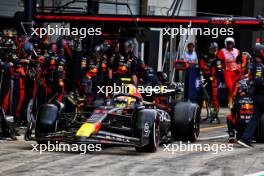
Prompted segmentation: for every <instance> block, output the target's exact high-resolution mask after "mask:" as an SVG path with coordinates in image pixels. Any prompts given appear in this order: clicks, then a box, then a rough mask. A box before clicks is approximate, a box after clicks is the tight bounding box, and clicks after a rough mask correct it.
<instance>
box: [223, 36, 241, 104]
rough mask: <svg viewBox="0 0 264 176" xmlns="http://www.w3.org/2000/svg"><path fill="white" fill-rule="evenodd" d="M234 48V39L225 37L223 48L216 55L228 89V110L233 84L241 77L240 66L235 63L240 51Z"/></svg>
mask: <svg viewBox="0 0 264 176" xmlns="http://www.w3.org/2000/svg"><path fill="white" fill-rule="evenodd" d="M234 46H235V40H234V38H232V37H227V38H226V39H225V48H223V49H221V50H220V52H219V54H218V57H219V59H220V60H221V62H222V65H223V71H224V79H225V83H226V87H227V89H228V107H230V108H232V106H233V97H232V90H233V87H234V84H235V83H236V82H237V80H238V79H239V78H240V76H241V65H240V64H238V63H237V62H236V60H237V56H238V55H239V54H240V51H239V50H238V49H236V48H234Z"/></svg>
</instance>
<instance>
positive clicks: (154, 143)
mask: <svg viewBox="0 0 264 176" xmlns="http://www.w3.org/2000/svg"><path fill="white" fill-rule="evenodd" d="M159 144H160V120H159V118H157V119H155V123H153V126H152V128H151V132H150V134H149V144H147V145H146V146H144V147H135V148H136V150H137V151H138V152H149V153H153V152H156V151H157V149H158V147H159Z"/></svg>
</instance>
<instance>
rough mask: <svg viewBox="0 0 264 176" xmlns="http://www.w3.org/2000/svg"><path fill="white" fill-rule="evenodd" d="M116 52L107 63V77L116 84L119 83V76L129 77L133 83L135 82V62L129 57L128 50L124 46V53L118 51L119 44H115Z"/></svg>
mask: <svg viewBox="0 0 264 176" xmlns="http://www.w3.org/2000/svg"><path fill="white" fill-rule="evenodd" d="M115 47H116V48H115V50H116V53H115V54H114V55H113V56H112V57H111V59H110V64H109V78H110V80H111V79H113V81H114V82H115V83H117V84H120V83H121V82H120V79H121V78H131V79H132V81H133V83H134V84H137V76H136V70H137V64H136V61H135V59H133V57H131V55H130V52H129V51H130V50H128V48H127V47H126V46H125V49H124V54H123V55H121V54H120V53H119V44H118V45H117V46H115Z"/></svg>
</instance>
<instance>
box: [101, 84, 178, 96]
mask: <svg viewBox="0 0 264 176" xmlns="http://www.w3.org/2000/svg"><path fill="white" fill-rule="evenodd" d="M176 84H177V85H183V83H176ZM97 89H98V91H97V93H98V94H100V93H101V94H105V95H106V96H108V95H111V94H119V93H123V94H129V93H131V92H132V93H133V94H134V93H140V94H145V95H146V96H152V95H153V94H166V93H170V92H171V91H174V90H171V89H168V87H167V86H148V85H139V86H137V87H136V88H135V87H133V86H127V85H126V84H123V83H122V85H117V84H116V83H114V85H113V86H97Z"/></svg>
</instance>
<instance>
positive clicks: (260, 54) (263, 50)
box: [254, 45, 264, 63]
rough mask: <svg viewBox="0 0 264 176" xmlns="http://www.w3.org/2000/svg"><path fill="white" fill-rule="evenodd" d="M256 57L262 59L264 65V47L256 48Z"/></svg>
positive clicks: (258, 46)
mask: <svg viewBox="0 0 264 176" xmlns="http://www.w3.org/2000/svg"><path fill="white" fill-rule="evenodd" d="M254 56H255V57H257V58H259V59H261V62H262V63H264V45H257V46H256V47H255V49H254Z"/></svg>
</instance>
